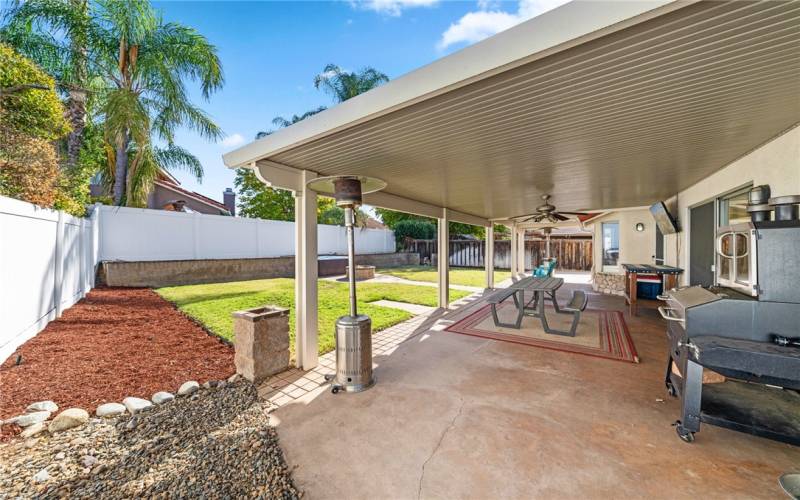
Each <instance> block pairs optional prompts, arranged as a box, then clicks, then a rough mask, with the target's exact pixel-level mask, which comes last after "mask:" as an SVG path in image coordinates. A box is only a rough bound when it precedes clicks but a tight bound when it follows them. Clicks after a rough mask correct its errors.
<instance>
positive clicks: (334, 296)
mask: <svg viewBox="0 0 800 500" xmlns="http://www.w3.org/2000/svg"><path fill="white" fill-rule="evenodd" d="M318 283H319V352H320V354H322V353H326V352H328V351H332V350H333V349H334V338H333V326H334V323H335V321H336V318H338V317H339V316H342V315H344V314H347V313H348V309H349V306H348V300H349V299H348V287H347V283H339V282H333V281H328V280H320V281H319V282H318ZM156 291H157V292H158V293H159V294H160V295H161V296H162V297H164V298H165V299H167V300H169V301H170V302H173V303H175V305H177V306H178V308H179V309H180V310H181V311H183V312H184V313H186V314H187V315H189V316H191V317H192V318H194V319H195V320H197V321H199V322H200V323H201V324H202V325H203V326H205V327H206V328H207V329H209V330H211V331H212V332H214V333H215V334H217V335H219V336H220V337H223V338H225V339H228V340H233V318H231V313H232V312H234V311H240V310H243V309H251V308H254V307H260V306H263V305H267V304H269V305H277V306H280V307H287V308H289V311H290V312H289V329H290V336H291V346H292V352H293V353H294V326H295V323H294V314H295V309H294V279H291V278H275V279H265V280H253V281H235V282H230V283H213V284H206V285H186V286H175V287H166V288H160V289H158V290H156ZM357 291H358V310H359V312H360V313H364V314H367V315H369V316H370V318H372V329H373V331H378V330H383V329H384V328H388V327H390V326H392V325H396V324H397V323H401V322H403V321H405V320H407V319H409V318H411V314H410V313H408V312H406V311H402V310H400V309H393V308H389V307H381V306H378V305H374V304H370V302H374V301H376V300H394V301H398V302H408V303H411V304H420V305H425V306H432V307H435V306H436V299H437V290H436V288H434V287H428V286H415V285H403V284H395V283H359V284H358V286H357ZM468 294H469V293H468V292H464V291H461V290H451V291H450V297H451V300H457V299H460V298H462V297H465V296H466V295H468Z"/></svg>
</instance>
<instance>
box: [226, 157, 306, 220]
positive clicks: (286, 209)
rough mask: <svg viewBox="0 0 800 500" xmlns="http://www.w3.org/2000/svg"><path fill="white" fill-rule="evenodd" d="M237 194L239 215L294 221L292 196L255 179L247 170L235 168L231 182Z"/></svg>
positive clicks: (250, 171) (251, 172)
mask: <svg viewBox="0 0 800 500" xmlns="http://www.w3.org/2000/svg"><path fill="white" fill-rule="evenodd" d="M233 185H234V186H235V187H236V191H237V192H238V193H239V196H238V198H239V207H238V210H239V215H241V216H242V217H253V218H257V219H270V220H285V221H293V220H294V195H293V194H292V192H291V191H286V190H284V189H275V188H272V187H269V186H267V185H265V184H264V183H263V182H261V181H260V180H258V178H256V175H255V174H254V173H253V171H252V170H250V169H249V168H237V169H236V178H235V179H234V181H233Z"/></svg>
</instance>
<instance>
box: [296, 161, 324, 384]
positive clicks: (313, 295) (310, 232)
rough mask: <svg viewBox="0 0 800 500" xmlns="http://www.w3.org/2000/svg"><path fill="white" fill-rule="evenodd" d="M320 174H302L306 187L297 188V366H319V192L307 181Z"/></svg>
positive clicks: (308, 368)
mask: <svg viewBox="0 0 800 500" xmlns="http://www.w3.org/2000/svg"><path fill="white" fill-rule="evenodd" d="M314 177H316V174H314V173H313V172H308V171H303V172H302V173H301V182H302V186H300V187H299V190H298V191H295V202H294V208H295V214H294V216H295V257H294V258H295V278H294V279H295V285H294V286H295V311H296V312H295V325H296V327H295V352H296V356H297V366H298V368H301V369H303V370H311V369H313V368H315V367H316V366H317V361H318V354H317V346H318V342H319V339H318V335H319V332H318V328H317V314H318V313H317V302H318V301H317V265H318V264H317V260H318V256H317V193H315V192H314V191H312V190H310V189H308V187H307V186H306V182H308V181H309V180H311V179H313V178H314Z"/></svg>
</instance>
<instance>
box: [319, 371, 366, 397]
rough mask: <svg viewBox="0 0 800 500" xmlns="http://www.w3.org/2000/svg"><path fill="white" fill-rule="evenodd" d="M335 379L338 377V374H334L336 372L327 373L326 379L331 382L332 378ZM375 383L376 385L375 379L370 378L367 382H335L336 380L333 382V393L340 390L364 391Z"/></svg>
mask: <svg viewBox="0 0 800 500" xmlns="http://www.w3.org/2000/svg"><path fill="white" fill-rule="evenodd" d="M335 379H336V375H334V374H330V375H325V380H326V381H328V382H330V381H332V380H335ZM373 385H375V379H372V380H370V381H369V382H368V383H366V384H339V383H335V382H334V383H333V384H331V392H332V393H333V394H338V393H339V392H352V393H355V392H362V391H366V390H367V389H369V388H370V387H372V386H373Z"/></svg>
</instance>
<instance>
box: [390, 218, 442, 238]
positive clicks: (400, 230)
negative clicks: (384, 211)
mask: <svg viewBox="0 0 800 500" xmlns="http://www.w3.org/2000/svg"><path fill="white" fill-rule="evenodd" d="M435 236H436V225H435V224H433V223H431V222H427V221H423V220H413V219H408V220H401V221H399V222H397V224H395V226H394V237H395V239H396V240H397V242H398V243H402V242H404V241H406V239H414V240H430V239H433V238H434V237H435Z"/></svg>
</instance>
